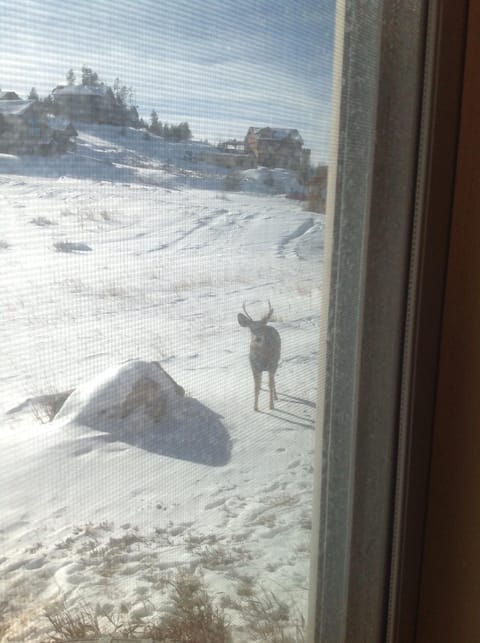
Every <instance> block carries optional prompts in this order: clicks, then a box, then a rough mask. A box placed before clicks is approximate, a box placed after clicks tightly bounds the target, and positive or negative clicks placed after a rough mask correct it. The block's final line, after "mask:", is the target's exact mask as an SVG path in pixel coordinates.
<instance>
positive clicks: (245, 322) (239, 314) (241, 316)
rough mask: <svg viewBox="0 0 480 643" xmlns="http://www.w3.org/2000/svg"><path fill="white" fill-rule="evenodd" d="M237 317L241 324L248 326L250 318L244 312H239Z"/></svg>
mask: <svg viewBox="0 0 480 643" xmlns="http://www.w3.org/2000/svg"><path fill="white" fill-rule="evenodd" d="M237 319H238V323H239V324H240V326H248V319H247V318H246V317H245V315H243V314H242V313H238V316H237Z"/></svg>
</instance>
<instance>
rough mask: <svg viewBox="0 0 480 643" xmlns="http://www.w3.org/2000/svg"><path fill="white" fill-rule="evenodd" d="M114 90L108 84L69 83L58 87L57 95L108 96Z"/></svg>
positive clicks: (55, 90) (56, 89) (55, 91)
mask: <svg viewBox="0 0 480 643" xmlns="http://www.w3.org/2000/svg"><path fill="white" fill-rule="evenodd" d="M111 91H112V90H111V89H110V87H107V85H67V86H66V87H56V88H55V89H54V90H53V92H52V94H55V96H106V95H107V94H108V93H109V92H111Z"/></svg>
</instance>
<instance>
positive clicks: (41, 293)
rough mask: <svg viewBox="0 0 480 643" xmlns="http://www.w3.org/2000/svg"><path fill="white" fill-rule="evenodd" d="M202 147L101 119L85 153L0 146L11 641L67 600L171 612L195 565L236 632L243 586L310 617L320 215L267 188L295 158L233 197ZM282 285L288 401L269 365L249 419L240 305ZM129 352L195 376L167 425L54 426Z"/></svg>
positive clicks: (0, 600)
mask: <svg viewBox="0 0 480 643" xmlns="http://www.w3.org/2000/svg"><path fill="white" fill-rule="evenodd" d="M201 151H202V145H201V144H197V143H193V142H192V143H184V144H172V143H170V144H169V143H164V142H162V141H160V140H158V139H155V138H154V137H151V138H150V139H149V140H147V139H146V138H145V137H144V136H143V134H142V132H139V131H134V130H127V133H126V135H124V136H122V135H121V133H120V130H119V129H117V128H111V127H103V128H102V127H100V126H98V127H94V126H91V127H90V126H89V127H88V128H80V137H79V141H78V148H77V152H76V153H74V154H73V153H72V154H69V155H66V156H64V157H60V158H22V159H19V158H15V157H8V156H0V226H1V227H0V284H1V308H0V346H1V356H2V358H1V360H0V503H1V515H0V637H1V635H2V634H3V639H2V640H5V641H41V640H46V639H45V631H46V630H48V622H47V621H46V619H45V618H44V616H43V614H44V613H45V611H48V610H51V609H54V607H55V606H56V605H58V604H65V605H66V606H68V607H69V608H75V607H76V606H81V605H92V606H96V609H97V610H104V611H106V612H108V613H113V612H115V611H119V612H122V613H128V615H129V616H131V617H132V618H144V619H147V618H152V617H155V616H156V615H161V613H162V610H164V609H166V607H165V606H166V605H167V603H168V591H167V588H166V586H165V579H167V578H169V577H171V575H172V574H174V573H175V571H176V570H178V569H181V568H182V569H183V568H184V569H187V570H188V571H190V572H192V573H195V574H201V575H202V576H203V579H204V583H205V586H206V587H207V589H208V591H209V592H210V593H211V595H212V597H213V599H214V600H215V602H216V604H218V605H220V606H223V607H224V608H225V613H226V616H227V618H228V620H229V621H230V622H231V624H232V627H233V629H234V633H235V640H236V641H237V640H238V641H248V640H250V639H249V636H250V635H249V634H248V628H246V625H245V623H244V621H243V616H242V610H241V609H239V608H238V605H239V603H241V601H242V600H244V599H245V597H247V596H252V595H253V596H255V595H257V596H259V595H261V594H262V592H263V593H266V592H267V593H270V592H273V594H274V595H275V597H277V598H278V600H279V601H282V602H284V603H285V604H286V605H288V606H289V608H290V613H291V614H297V615H300V614H305V613H306V601H307V589H308V588H307V586H308V573H309V546H310V536H311V498H312V483H313V476H312V454H313V448H314V421H315V401H316V393H317V357H318V353H317V344H318V335H319V313H320V288H321V282H320V280H321V261H322V254H323V229H324V217H323V215H317V214H312V213H310V212H307V211H305V210H304V208H303V204H301V203H297V202H295V201H292V200H289V199H286V198H285V195H284V194H272V192H273V191H275V190H279V189H281V185H282V184H283V185H284V186H285V191H287V190H290V189H293V188H294V183H295V181H294V179H293V178H292V176H291V175H290V174H289V173H287V172H285V171H276V172H273V173H271V178H270V179H269V180H268V181H265V173H264V171H262V172H258V173H255V172H252V171H249V172H248V173H245V174H244V175H243V180H242V186H241V187H242V190H241V191H238V192H226V191H225V190H224V189H223V185H224V184H223V180H224V174H223V175H222V172H223V171H222V170H219V169H218V168H215V167H213V166H207V165H205V164H202V163H201V162H199V161H198V160H197V159H198V158H200V155H201ZM272 177H273V178H272ZM287 184H288V185H287ZM268 300H270V301H271V303H272V306H273V308H274V316H273V318H272V325H273V326H275V328H277V330H278V331H279V332H280V334H281V338H282V357H281V362H280V366H279V370H278V373H277V378H276V381H277V390H278V393H279V400H278V402H277V403H276V408H275V410H273V411H270V410H269V409H268V393H267V391H266V381H265V382H264V389H265V390H262V392H261V395H260V411H261V412H259V413H255V412H254V411H253V378H252V375H251V372H250V368H249V364H248V345H249V340H250V337H249V332H248V330H247V329H244V328H241V327H240V326H239V325H238V322H237V313H238V312H241V309H242V303H243V302H244V301H245V302H246V303H247V309H248V311H249V312H250V313H251V314H252V316H255V317H260V316H261V315H262V314H264V313H265V311H266V310H267V306H268ZM127 360H142V362H151V361H157V362H159V363H160V364H161V366H162V367H163V369H165V370H166V371H167V372H168V373H169V375H170V376H172V377H173V378H174V379H175V381H176V382H177V383H178V384H179V385H180V386H182V387H183V388H184V389H185V392H186V394H185V397H184V398H179V400H178V408H176V409H174V413H173V416H175V417H174V418H173V419H171V420H170V421H167V420H165V421H164V420H162V419H161V420H159V421H158V422H152V421H151V418H149V417H148V418H147V417H146V415H145V413H143V411H142V408H139V409H137V411H136V412H135V413H133V414H132V415H128V417H123V416H122V418H121V419H117V420H112V419H111V418H110V420H109V421H108V422H107V421H105V422H101V421H99V422H98V423H97V424H96V422H95V420H93V421H89V422H88V423H87V422H86V421H85V420H84V419H83V420H82V418H85V417H87V416H88V413H83V414H82V412H80V413H78V412H76V413H67V412H64V413H62V412H61V413H60V414H59V416H58V418H57V419H55V420H54V421H53V422H47V421H46V420H47V415H48V408H46V407H45V405H44V404H43V402H45V400H48V399H49V398H48V396H49V395H52V394H54V393H55V394H56V393H61V392H68V391H71V390H72V389H76V388H78V387H81V386H85V389H81V390H85V391H86V392H85V393H84V394H82V395H83V397H82V395H80V398H79V399H80V400H83V401H84V403H85V404H88V403H89V401H91V399H92V396H93V397H94V396H95V394H96V390H97V389H96V387H97V383H98V382H99V381H103V382H104V383H105V381H107V385H108V382H110V381H112V382H113V383H114V382H115V377H116V374H117V373H121V372H124V370H125V367H124V366H122V365H124V363H125V362H126V361H127ZM108 369H110V370H108ZM122 369H123V370H122ZM133 370H134V369H133ZM104 371H107V375H105V374H104ZM127 371H128V369H127ZM102 374H103V375H102ZM99 376H100V379H95V378H99ZM102 378H103V379H102ZM109 378H110V379H109ZM264 379H265V380H266V376H265V375H264ZM98 386H99V384H98ZM112 386H113V384H112ZM112 390H113V389H112ZM67 403H68V402H67ZM82 403H83V402H81V401H80V407H81V404H82ZM112 404H113V403H112ZM78 410H79V409H78V403H77V411H78ZM80 411H82V408H80ZM173 416H172V417H173ZM269 595H270V594H269ZM2 630H3V631H2ZM42 633H43V636H44V638H42Z"/></svg>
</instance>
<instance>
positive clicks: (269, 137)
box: [251, 127, 303, 142]
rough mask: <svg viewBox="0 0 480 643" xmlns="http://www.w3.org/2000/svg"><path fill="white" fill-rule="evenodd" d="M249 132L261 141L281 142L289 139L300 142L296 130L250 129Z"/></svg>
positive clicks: (275, 128)
mask: <svg viewBox="0 0 480 643" xmlns="http://www.w3.org/2000/svg"><path fill="white" fill-rule="evenodd" d="M251 131H252V132H253V134H255V136H256V137H257V138H259V139H262V140H263V141H283V140H285V139H287V138H291V139H294V140H297V141H301V142H303V141H302V137H301V136H300V134H299V132H298V130H297V129H287V128H283V127H252V128H251Z"/></svg>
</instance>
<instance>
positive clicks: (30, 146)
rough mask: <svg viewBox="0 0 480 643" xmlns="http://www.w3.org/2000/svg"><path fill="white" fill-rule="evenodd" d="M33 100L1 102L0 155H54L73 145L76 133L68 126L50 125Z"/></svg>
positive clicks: (58, 123)
mask: <svg viewBox="0 0 480 643" xmlns="http://www.w3.org/2000/svg"><path fill="white" fill-rule="evenodd" d="M50 118H51V117H48V116H45V115H44V114H43V113H42V111H41V109H39V106H38V103H37V101H34V100H20V99H18V100H16V99H14V100H8V99H7V100H0V152H3V153H9V154H54V153H56V152H64V151H66V149H68V148H69V147H70V146H71V145H73V141H74V137H75V136H77V132H76V131H75V129H74V128H73V126H72V125H71V123H68V122H62V123H60V122H57V123H54V122H53V121H49V119H50Z"/></svg>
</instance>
